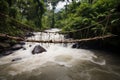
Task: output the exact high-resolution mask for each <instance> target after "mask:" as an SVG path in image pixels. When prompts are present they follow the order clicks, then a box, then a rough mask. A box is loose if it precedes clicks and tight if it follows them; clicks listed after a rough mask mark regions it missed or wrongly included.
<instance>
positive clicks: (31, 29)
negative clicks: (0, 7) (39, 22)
mask: <svg viewBox="0 0 120 80" xmlns="http://www.w3.org/2000/svg"><path fill="white" fill-rule="evenodd" d="M0 16H3V17H6V18H9V19H10V20H11V23H12V24H13V25H15V26H16V27H17V28H20V29H21V28H24V29H26V30H29V31H34V30H35V29H34V28H33V27H31V26H29V25H27V24H23V23H21V22H20V21H18V20H16V19H14V18H12V17H10V16H9V15H6V14H3V13H1V12H0ZM18 24H19V25H18Z"/></svg>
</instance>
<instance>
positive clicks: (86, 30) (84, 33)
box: [0, 13, 117, 43]
mask: <svg viewBox="0 0 120 80" xmlns="http://www.w3.org/2000/svg"><path fill="white" fill-rule="evenodd" d="M0 16H4V17H7V18H9V19H11V20H12V21H13V23H14V25H15V26H17V25H18V24H20V25H21V26H22V28H24V29H27V30H29V31H31V30H33V28H31V27H29V26H28V25H25V24H23V23H21V22H18V21H17V20H15V19H14V18H11V17H9V16H8V15H5V14H2V13H0ZM110 16H111V14H109V15H108V16H106V17H105V19H103V20H102V21H100V22H98V23H96V24H100V23H102V22H104V21H106V25H105V27H104V28H105V29H104V30H103V32H102V34H101V35H96V36H94V37H88V36H89V34H90V33H89V29H90V28H92V27H93V26H95V25H96V24H93V25H90V26H87V27H84V28H81V29H78V30H73V31H64V32H61V31H60V32H46V31H39V32H41V33H46V34H47V35H48V36H50V34H69V33H74V32H79V34H80V35H82V36H81V38H80V39H65V40H59V41H58V40H42V39H39V40H36V39H27V38H21V37H14V36H10V35H8V34H2V33H0V37H5V38H8V39H13V40H16V41H25V42H37V43H75V42H84V41H91V40H99V39H102V40H103V39H106V38H111V37H115V36H117V35H114V34H107V35H105V34H104V33H105V30H106V27H107V25H108V22H109V17H110ZM21 26H17V27H18V28H20V27H21ZM40 36H41V35H40ZM83 36H84V37H83Z"/></svg>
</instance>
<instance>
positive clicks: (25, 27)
mask: <svg viewBox="0 0 120 80" xmlns="http://www.w3.org/2000/svg"><path fill="white" fill-rule="evenodd" d="M0 15H1V16H4V17H7V18H9V19H11V20H12V22H15V23H18V24H20V25H22V27H23V28H24V29H28V30H30V31H34V28H32V27H31V26H29V25H26V24H23V23H21V22H19V21H18V20H16V19H14V18H12V17H9V15H6V14H3V13H1V12H0ZM111 15H113V14H108V15H107V16H106V17H105V18H104V19H103V20H102V21H99V22H96V23H95V24H92V25H89V26H86V27H84V28H80V29H77V30H72V31H59V32H48V31H42V30H38V31H39V32H44V33H59V34H67V33H73V32H78V31H82V30H85V29H89V28H91V27H93V26H95V25H97V24H101V23H103V22H104V21H106V20H107V19H109V17H110V16H111ZM108 21H109V20H107V22H106V24H107V23H108ZM16 25H17V24H16ZM17 27H18V26H17ZM105 27H106V26H105ZM20 28H21V27H20ZM104 32H105V31H103V33H104Z"/></svg>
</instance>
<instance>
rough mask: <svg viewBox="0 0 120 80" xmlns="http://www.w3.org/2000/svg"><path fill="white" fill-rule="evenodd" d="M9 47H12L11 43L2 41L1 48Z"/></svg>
mask: <svg viewBox="0 0 120 80" xmlns="http://www.w3.org/2000/svg"><path fill="white" fill-rule="evenodd" d="M8 47H10V44H9V43H2V42H0V48H8Z"/></svg>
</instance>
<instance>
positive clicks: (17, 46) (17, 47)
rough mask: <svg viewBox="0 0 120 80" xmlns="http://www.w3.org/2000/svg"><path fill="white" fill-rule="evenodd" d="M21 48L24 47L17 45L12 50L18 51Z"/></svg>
mask: <svg viewBox="0 0 120 80" xmlns="http://www.w3.org/2000/svg"><path fill="white" fill-rule="evenodd" d="M21 48H23V46H22V45H20V44H16V45H14V46H13V47H12V48H11V49H12V50H18V49H21Z"/></svg>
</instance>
